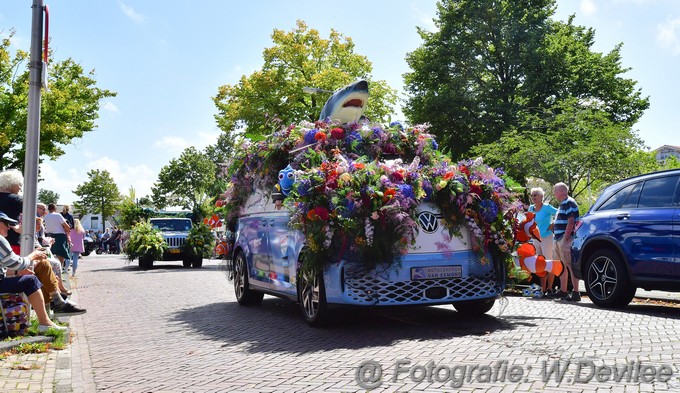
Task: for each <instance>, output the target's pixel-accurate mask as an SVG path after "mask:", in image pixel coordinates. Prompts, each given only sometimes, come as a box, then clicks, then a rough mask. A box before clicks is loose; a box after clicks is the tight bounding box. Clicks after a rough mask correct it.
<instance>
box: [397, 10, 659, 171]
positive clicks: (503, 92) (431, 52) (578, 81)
mask: <svg viewBox="0 0 680 393" xmlns="http://www.w3.org/2000/svg"><path fill="white" fill-rule="evenodd" d="M554 10H555V1H554V0H538V1H536V0H444V1H441V2H440V3H439V4H438V18H437V19H436V20H435V23H436V25H437V27H438V30H437V31H435V32H428V31H425V30H422V29H419V33H420V35H421V37H422V39H423V41H424V42H423V44H422V46H421V47H419V48H417V49H416V50H415V51H413V52H411V53H409V54H408V55H407V62H408V64H409V65H410V67H411V68H412V70H413V71H412V72H410V73H407V74H405V76H404V77H405V82H406V89H407V91H408V93H409V94H410V98H409V99H408V101H407V103H406V107H405V108H404V113H405V114H406V115H407V117H408V119H409V121H411V122H412V123H423V122H429V123H431V124H432V125H433V127H432V130H433V132H434V133H435V134H436V135H437V136H438V140H439V141H440V144H441V145H442V147H443V148H444V149H445V150H448V151H449V152H450V153H451V154H452V155H453V156H454V157H455V158H460V157H462V156H463V155H466V154H470V151H471V148H472V147H474V146H476V145H484V144H490V143H495V145H494V146H498V141H499V140H503V141H508V138H511V137H513V136H516V137H517V138H519V139H516V140H515V142H516V143H521V142H522V140H523V141H524V143H527V144H528V143H531V142H532V141H533V140H535V139H536V138H533V139H531V138H529V137H528V136H531V135H534V134H535V133H545V134H547V133H552V134H554V133H555V132H556V131H557V129H556V127H558V126H559V124H560V121H559V120H555V116H557V115H559V114H560V113H561V111H565V110H566V111H567V112H568V115H567V117H569V116H573V115H574V112H571V113H569V105H573V106H574V110H575V111H576V112H579V111H585V112H588V113H592V112H593V111H596V112H598V113H597V114H595V113H593V114H592V115H588V116H583V117H580V119H581V122H580V124H581V125H584V124H583V121H588V120H589V119H590V120H593V121H594V123H592V124H588V125H586V127H585V128H581V130H584V129H588V130H591V131H593V132H595V128H596V127H597V125H598V124H601V125H602V124H606V127H608V129H609V130H614V129H615V130H616V131H617V136H612V137H613V140H617V141H619V142H620V143H629V142H631V143H632V144H631V145H629V146H628V147H629V148H631V149H632V150H635V148H638V147H640V145H641V143H639V139H637V137H636V135H635V133H634V132H633V131H632V130H631V128H630V127H631V126H632V125H633V124H634V123H635V122H636V121H637V120H638V119H639V117H640V116H641V115H642V114H643V112H644V110H645V109H647V108H648V107H649V100H648V98H643V97H642V96H641V92H640V90H639V89H637V88H636V82H635V81H633V80H631V79H626V78H624V77H623V76H622V74H624V73H625V72H626V71H628V69H626V68H623V67H622V65H621V55H620V49H621V45H617V46H616V47H615V48H614V49H613V50H612V51H611V52H609V53H608V54H604V55H603V54H601V53H597V52H594V51H593V50H592V49H591V48H592V45H593V43H594V35H595V32H594V30H593V29H586V28H583V27H580V26H575V25H573V17H572V18H570V19H569V20H568V21H567V22H566V23H565V22H560V21H554V20H552V19H551V16H552V15H553V14H554ZM570 130H573V127H572V128H570ZM599 131H600V132H602V131H603V130H599ZM621 133H623V134H627V135H625V136H622V135H621ZM605 134H606V135H605V136H609V134H607V133H605ZM569 135H571V133H570V132H565V133H564V137H566V138H569ZM554 136H556V134H554ZM573 137H574V138H576V139H577V138H579V136H578V133H577V134H575V135H573ZM613 140H612V142H613ZM563 142H565V143H567V144H568V143H572V142H574V141H563ZM577 145H578V143H572V146H573V147H574V148H578V147H579V146H577ZM618 147H619V149H618V150H617V151H620V150H621V149H623V146H618ZM490 150H491V148H489V149H486V150H485V152H489V151H490ZM546 153H548V152H546ZM550 153H551V154H552V153H554V152H550ZM575 154H576V153H575ZM562 159H564V160H569V159H570V158H569V157H566V156H564V157H562ZM503 163H504V161H503V160H501V161H500V164H503ZM506 164H507V165H506V166H512V165H514V164H515V163H506ZM579 165H580V164H579ZM519 172H522V173H519ZM518 174H519V175H521V176H520V177H519V178H520V179H521V178H524V177H525V176H527V175H530V174H531V173H529V172H528V171H518Z"/></svg>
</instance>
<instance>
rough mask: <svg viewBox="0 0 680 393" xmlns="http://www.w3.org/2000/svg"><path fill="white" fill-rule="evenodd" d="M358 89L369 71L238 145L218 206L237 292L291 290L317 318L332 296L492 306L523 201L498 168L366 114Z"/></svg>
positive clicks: (345, 300) (324, 314) (323, 317)
mask: <svg viewBox="0 0 680 393" xmlns="http://www.w3.org/2000/svg"><path fill="white" fill-rule="evenodd" d="M367 97H368V87H367V84H366V82H364V81H360V82H357V83H355V84H352V85H350V86H347V87H345V88H344V89H341V90H338V91H337V92H336V93H335V94H334V95H333V96H332V97H331V98H330V99H329V100H328V102H327V103H326V107H324V111H323V112H322V118H321V119H320V120H319V121H316V122H314V123H311V122H300V123H299V124H292V125H290V126H288V127H286V128H284V129H281V130H279V131H277V132H275V133H273V134H272V135H269V136H268V137H267V138H266V139H265V140H262V141H259V142H255V143H251V144H248V145H246V146H244V147H243V149H242V150H241V151H240V152H239V153H238V154H237V155H236V156H235V157H234V158H233V161H232V163H231V165H230V166H229V169H228V171H227V180H228V186H227V189H226V190H225V192H224V193H223V194H222V195H220V198H219V200H218V201H217V206H219V207H220V211H221V214H223V215H224V217H225V221H226V223H227V225H228V228H229V229H230V230H231V231H233V232H234V233H235V240H234V244H233V246H232V249H233V279H234V289H235V293H236V297H237V300H238V302H239V303H240V304H242V305H253V304H258V303H259V302H261V300H262V296H263V294H264V293H267V294H272V295H276V296H280V297H287V298H290V299H292V300H295V301H298V302H299V303H300V305H301V308H302V311H303V314H304V316H305V318H306V319H307V321H308V322H309V323H310V324H312V325H316V324H321V323H323V322H326V321H327V320H328V317H329V316H330V315H331V313H332V311H331V310H330V309H329V307H328V306H329V305H333V304H347V305H370V306H390V305H431V304H443V303H450V304H453V305H454V307H455V308H456V310H457V311H458V312H461V313H466V314H481V313H485V312H487V311H488V310H490V309H491V307H492V306H493V304H494V301H495V298H496V297H498V296H499V295H501V294H502V292H503V290H504V287H505V282H506V277H507V276H508V275H511V274H512V272H514V263H513V262H512V258H511V255H510V253H511V251H512V248H513V241H514V232H513V224H514V217H515V212H516V211H517V209H518V208H521V204H520V203H519V202H516V200H515V198H514V194H513V193H512V192H511V191H510V190H509V189H508V187H507V186H506V184H507V183H506V179H505V176H504V174H503V172H502V171H501V170H499V169H494V168H491V167H489V166H488V165H486V164H484V162H483V161H482V160H481V159H476V160H463V161H460V162H452V160H451V159H450V158H448V157H447V156H446V155H445V154H443V153H442V152H441V151H440V150H439V149H438V145H437V142H436V141H435V138H434V137H433V135H432V134H431V133H430V132H429V130H428V127H427V126H425V125H416V126H409V127H406V126H404V125H403V124H401V123H398V122H395V123H393V124H391V125H390V126H389V127H383V126H381V125H379V124H373V123H370V122H369V121H366V120H363V119H361V118H360V116H361V114H362V112H363V107H364V106H365V104H366V99H367ZM329 107H330V108H329Z"/></svg>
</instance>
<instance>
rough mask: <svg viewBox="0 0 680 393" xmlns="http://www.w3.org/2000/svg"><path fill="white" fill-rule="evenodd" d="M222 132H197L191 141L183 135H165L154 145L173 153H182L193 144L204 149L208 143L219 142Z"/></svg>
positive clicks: (197, 148)
mask: <svg viewBox="0 0 680 393" xmlns="http://www.w3.org/2000/svg"><path fill="white" fill-rule="evenodd" d="M219 136H220V132H203V131H199V132H197V133H196V134H195V135H194V137H193V138H192V140H191V141H189V140H187V139H186V138H183V137H181V136H164V137H162V138H161V139H159V140H157V141H156V142H155V143H154V147H156V148H158V149H161V150H169V151H171V152H173V153H181V152H182V151H183V150H184V149H186V148H187V147H189V146H193V147H195V148H196V150H202V149H204V148H205V147H206V146H208V145H212V144H214V143H215V142H217V138H218V137H219Z"/></svg>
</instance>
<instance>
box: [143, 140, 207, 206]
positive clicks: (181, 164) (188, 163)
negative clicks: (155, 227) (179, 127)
mask: <svg viewBox="0 0 680 393" xmlns="http://www.w3.org/2000/svg"><path fill="white" fill-rule="evenodd" d="M216 171H217V170H216V167H215V164H214V163H213V162H212V161H211V159H210V158H209V157H208V156H207V155H206V154H205V153H203V152H199V151H197V150H196V148H194V147H193V146H192V147H188V148H186V149H184V151H183V152H182V154H181V155H180V157H179V158H175V159H172V160H171V161H170V163H169V164H168V165H166V166H164V167H163V168H161V171H160V173H159V174H158V181H156V183H154V185H153V187H152V188H151V192H152V198H153V202H154V204H155V205H156V206H157V207H166V206H181V207H183V208H185V209H190V210H192V211H193V212H198V211H199V210H200V207H201V205H202V204H203V203H204V202H205V199H206V193H207V192H209V191H212V190H213V188H212V187H213V186H214V184H215V182H216V181H215V179H216V178H215V174H216Z"/></svg>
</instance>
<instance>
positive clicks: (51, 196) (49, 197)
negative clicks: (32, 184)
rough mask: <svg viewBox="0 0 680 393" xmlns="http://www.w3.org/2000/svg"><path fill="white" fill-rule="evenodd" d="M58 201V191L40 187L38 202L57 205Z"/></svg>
mask: <svg viewBox="0 0 680 393" xmlns="http://www.w3.org/2000/svg"><path fill="white" fill-rule="evenodd" d="M58 201H59V194H58V193H56V192H54V191H51V190H44V189H40V191H38V202H42V203H44V204H46V205H49V204H50V203H54V204H55V205H56V204H57V202H58Z"/></svg>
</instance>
